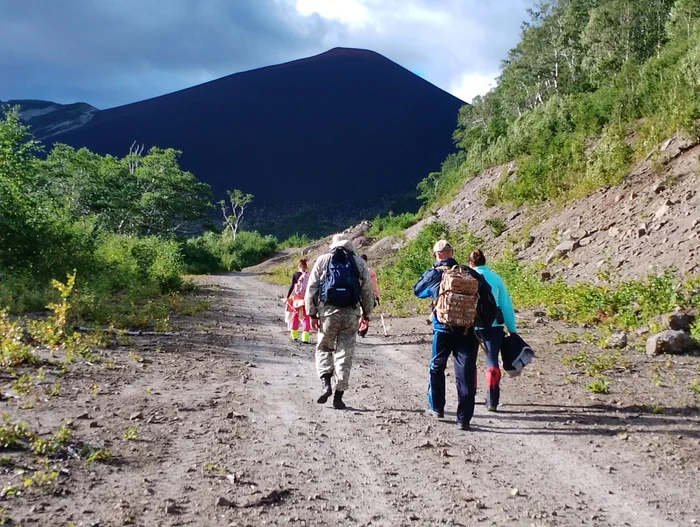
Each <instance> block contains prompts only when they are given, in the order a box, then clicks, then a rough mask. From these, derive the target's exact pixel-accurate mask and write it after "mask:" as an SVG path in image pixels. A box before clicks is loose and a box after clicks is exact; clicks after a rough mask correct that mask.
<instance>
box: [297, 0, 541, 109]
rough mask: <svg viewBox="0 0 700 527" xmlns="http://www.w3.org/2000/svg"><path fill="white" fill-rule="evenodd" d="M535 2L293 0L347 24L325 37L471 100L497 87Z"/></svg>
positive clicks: (307, 11) (303, 10) (302, 10)
mask: <svg viewBox="0 0 700 527" xmlns="http://www.w3.org/2000/svg"><path fill="white" fill-rule="evenodd" d="M290 1H292V2H294V1H295V0H290ZM532 1H533V0H296V3H295V5H296V9H297V11H298V13H299V14H301V15H303V16H310V15H315V16H319V17H322V18H324V19H327V20H334V21H338V22H340V23H341V24H342V25H343V26H344V31H340V32H336V33H333V34H332V35H330V36H327V37H326V39H325V42H327V43H329V44H331V45H336V46H348V47H360V48H367V49H371V50H373V51H376V52H378V53H381V54H382V55H385V56H386V57H388V58H390V59H392V60H394V61H396V62H398V63H399V64H401V65H402V66H404V67H406V68H408V69H410V70H411V71H413V72H414V73H417V74H420V76H421V77H423V78H425V79H426V80H428V81H429V82H431V83H433V84H435V85H436V86H438V87H440V88H442V89H443V90H445V91H448V92H450V93H452V94H453V95H455V96H457V97H459V98H460V99H462V100H464V101H467V102H468V101H470V100H471V99H473V98H474V97H475V96H476V95H483V94H484V93H486V92H487V91H488V90H489V89H490V88H491V87H492V86H493V85H495V81H494V79H495V78H496V77H497V76H498V72H499V65H500V62H501V60H502V59H504V58H505V57H506V54H507V52H508V50H509V49H510V48H512V47H513V46H515V44H517V42H518V40H519V38H520V26H521V24H522V21H523V20H524V19H525V17H526V9H527V7H529V6H530V5H531V4H532Z"/></svg>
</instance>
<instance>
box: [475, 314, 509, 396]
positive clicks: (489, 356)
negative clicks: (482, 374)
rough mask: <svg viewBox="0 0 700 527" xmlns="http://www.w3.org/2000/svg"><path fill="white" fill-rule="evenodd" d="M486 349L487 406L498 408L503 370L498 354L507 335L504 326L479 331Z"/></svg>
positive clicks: (478, 334) (480, 338)
mask: <svg viewBox="0 0 700 527" xmlns="http://www.w3.org/2000/svg"><path fill="white" fill-rule="evenodd" d="M476 334H477V336H478V337H479V340H480V341H481V342H482V344H483V345H484V348H486V406H489V407H497V406H498V402H499V400H500V398H501V368H500V366H499V365H498V354H499V353H500V352H501V347H502V346H503V337H504V336H505V333H504V331H503V327H502V326H492V327H490V328H484V329H479V330H477V332H476Z"/></svg>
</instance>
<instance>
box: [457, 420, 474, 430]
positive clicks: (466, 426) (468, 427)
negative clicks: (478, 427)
mask: <svg viewBox="0 0 700 527" xmlns="http://www.w3.org/2000/svg"><path fill="white" fill-rule="evenodd" d="M457 425H459V428H460V429H461V430H471V427H470V426H469V423H460V422H459V421H458V422H457Z"/></svg>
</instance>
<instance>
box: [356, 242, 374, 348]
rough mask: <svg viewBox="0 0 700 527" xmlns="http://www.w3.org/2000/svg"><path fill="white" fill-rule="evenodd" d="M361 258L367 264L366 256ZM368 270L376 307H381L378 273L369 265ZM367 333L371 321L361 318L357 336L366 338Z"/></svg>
mask: <svg viewBox="0 0 700 527" xmlns="http://www.w3.org/2000/svg"><path fill="white" fill-rule="evenodd" d="M360 258H362V260H364V262H365V263H367V255H366V254H362V255H360ZM367 269H368V270H369V277H370V280H372V291H373V292H374V307H377V306H378V305H379V287H378V286H377V273H375V272H374V269H372V268H371V267H370V266H369V263H367ZM367 331H369V320H366V319H365V318H361V319H360V327H359V328H357V334H358V335H359V336H361V337H363V338H364V337H365V335H367Z"/></svg>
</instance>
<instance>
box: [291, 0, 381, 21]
mask: <svg viewBox="0 0 700 527" xmlns="http://www.w3.org/2000/svg"><path fill="white" fill-rule="evenodd" d="M296 9H297V11H298V12H299V14H301V15H303V16H310V15H313V14H317V15H320V16H322V17H323V18H327V19H329V20H338V21H339V22H342V23H344V24H348V25H350V26H364V25H367V24H369V23H370V22H371V16H370V12H369V10H368V9H367V8H366V7H365V6H364V5H363V4H362V2H359V1H358V0H296Z"/></svg>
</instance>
